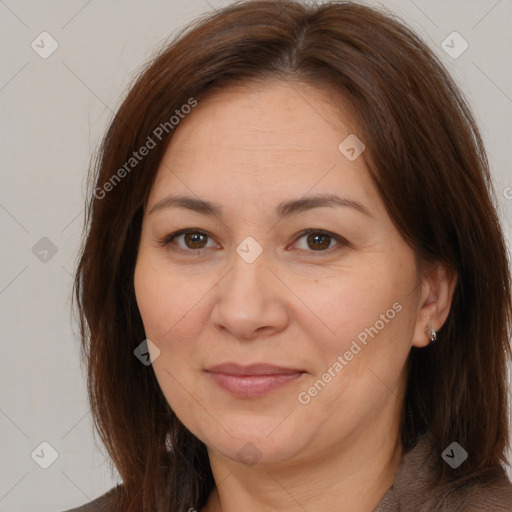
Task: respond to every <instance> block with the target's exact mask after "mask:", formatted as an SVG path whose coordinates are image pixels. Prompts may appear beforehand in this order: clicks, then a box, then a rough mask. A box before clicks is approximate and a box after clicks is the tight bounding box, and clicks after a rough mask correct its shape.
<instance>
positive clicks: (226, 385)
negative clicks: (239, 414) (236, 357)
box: [206, 363, 306, 398]
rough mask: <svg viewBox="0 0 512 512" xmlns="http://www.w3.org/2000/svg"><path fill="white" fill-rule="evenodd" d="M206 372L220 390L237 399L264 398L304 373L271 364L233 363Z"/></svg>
mask: <svg viewBox="0 0 512 512" xmlns="http://www.w3.org/2000/svg"><path fill="white" fill-rule="evenodd" d="M206 372H207V373H208V375H209V376H210V377H211V378H212V380H213V381H214V382H215V383H216V384H217V385H218V386H219V387H220V388H222V389H224V390H225V391H228V392H229V393H231V394H232V395H234V396H237V397H239V398H255V397H260V396H264V395H266V394H267V393H270V392H271V391H274V390H275V389H278V388H280V387H282V386H284V385H286V384H288V383H290V382H292V381H294V380H296V379H298V378H300V377H302V375H303V374H304V373H306V372H305V371H304V370H298V369H295V368H284V367H280V366H276V365H272V364H252V365H248V366H243V365H238V364H235V363H225V364H221V365H217V366H214V367H212V368H209V369H208V370H206Z"/></svg>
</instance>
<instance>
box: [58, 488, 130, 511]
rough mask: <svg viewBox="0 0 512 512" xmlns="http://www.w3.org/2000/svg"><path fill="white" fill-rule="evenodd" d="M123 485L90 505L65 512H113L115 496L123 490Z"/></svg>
mask: <svg viewBox="0 0 512 512" xmlns="http://www.w3.org/2000/svg"><path fill="white" fill-rule="evenodd" d="M121 488H122V485H121V484H120V485H118V486H116V487H113V488H112V489H110V490H109V491H107V492H106V493H105V494H102V495H101V496H99V497H98V498H96V499H95V500H93V501H91V502H90V503H86V504H85V505H82V506H80V507H77V508H73V509H69V510H66V511H64V512H113V511H114V509H113V501H114V498H115V496H116V495H117V494H118V492H119V491H120V490H121Z"/></svg>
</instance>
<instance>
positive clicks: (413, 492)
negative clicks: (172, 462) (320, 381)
mask: <svg viewBox="0 0 512 512" xmlns="http://www.w3.org/2000/svg"><path fill="white" fill-rule="evenodd" d="M436 457H438V455H436V454H433V453H432V452H431V450H430V449H429V445H428V443H427V442H426V440H425V439H422V440H421V441H420V442H418V444H417V445H416V446H415V447H414V449H412V450H411V451H410V452H408V453H407V454H406V455H405V456H404V458H403V460H402V462H401V464H400V466H399V468H398V471H397V474H396V477H395V481H394V483H393V486H392V487H391V488H390V489H389V490H388V492H387V493H386V494H385V495H384V497H383V498H382V500H381V501H380V503H379V504H378V505H377V508H376V509H375V510H374V511H373V512H512V483H511V482H510V481H509V480H508V478H507V475H506V473H505V471H504V470H503V468H502V467H501V466H497V467H495V468H491V469H489V470H487V471H482V472H480V473H478V474H473V475H471V476H468V477H465V478H463V479H460V480H456V481H454V482H450V483H449V484H444V485H433V484H432V467H433V464H435V462H436ZM118 488H119V486H118V487H114V488H112V489H110V490H109V491H108V492H107V493H105V494H103V495H102V496H100V497H99V498H97V499H96V500H94V501H92V502H91V503H89V504H87V505H83V506H82V507H78V508H74V509H72V510H68V511H66V512H120V511H117V510H116V511H114V510H113V509H112V508H111V506H110V502H111V498H112V496H113V495H114V493H115V491H116V489H118Z"/></svg>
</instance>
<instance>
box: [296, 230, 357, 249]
mask: <svg viewBox="0 0 512 512" xmlns="http://www.w3.org/2000/svg"><path fill="white" fill-rule="evenodd" d="M302 238H305V246H306V248H304V247H299V250H305V251H308V250H309V249H312V251H311V250H309V252H326V251H328V250H330V249H332V245H331V242H332V241H333V240H334V241H335V242H336V244H335V245H341V246H346V245H349V244H348V242H347V241H346V240H345V239H344V238H343V237H341V236H339V235H335V234H334V233H330V232H328V231H323V230H318V229H306V230H305V231H303V232H302V234H301V236H300V237H299V238H298V239H297V241H298V240H301V239H302ZM295 244H297V242H295Z"/></svg>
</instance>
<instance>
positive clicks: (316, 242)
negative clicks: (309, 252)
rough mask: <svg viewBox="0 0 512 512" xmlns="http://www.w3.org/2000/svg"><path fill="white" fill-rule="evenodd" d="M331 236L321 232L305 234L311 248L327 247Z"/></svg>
mask: <svg viewBox="0 0 512 512" xmlns="http://www.w3.org/2000/svg"><path fill="white" fill-rule="evenodd" d="M330 240H331V237H330V236H329V235H324V234H322V233H319V234H315V235H307V241H308V244H309V247H311V248H312V249H315V250H316V249H327V248H328V247H329V244H330Z"/></svg>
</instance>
